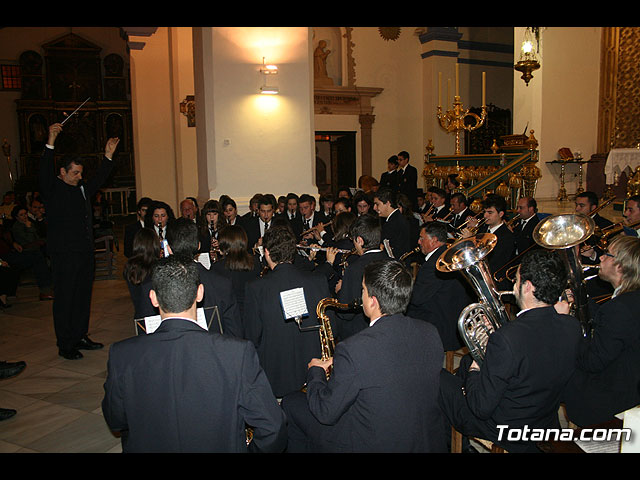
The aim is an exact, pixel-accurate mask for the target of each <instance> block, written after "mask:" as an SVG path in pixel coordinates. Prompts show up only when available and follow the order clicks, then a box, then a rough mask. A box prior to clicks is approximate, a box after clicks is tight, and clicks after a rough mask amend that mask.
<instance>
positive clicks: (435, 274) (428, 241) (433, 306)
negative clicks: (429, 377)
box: [407, 222, 472, 351]
mask: <svg viewBox="0 0 640 480" xmlns="http://www.w3.org/2000/svg"><path fill="white" fill-rule="evenodd" d="M418 245H419V246H420V251H421V253H422V255H423V256H424V263H423V264H422V265H421V266H420V269H419V270H418V274H417V275H416V280H415V282H414V285H413V292H412V294H411V301H410V302H409V306H408V307H407V316H409V317H411V318H419V319H421V320H425V321H427V322H430V323H432V324H433V325H435V327H436V328H437V329H438V333H439V334H440V338H441V340H442V346H443V347H444V350H445V351H448V350H458V349H459V348H460V347H462V346H463V344H462V342H461V340H460V336H459V335H458V317H459V316H460V312H462V310H463V309H464V308H465V307H466V306H467V305H469V304H470V303H471V302H472V297H471V295H469V292H468V289H467V282H466V281H465V279H464V278H463V277H462V275H461V273H460V272H447V273H443V272H440V271H439V270H438V269H437V268H436V262H437V261H438V258H439V257H440V255H441V254H442V253H443V252H444V251H445V250H446V249H447V226H446V225H445V224H443V223H440V222H429V223H425V224H424V225H423V226H422V228H421V229H420V239H419V240H418Z"/></svg>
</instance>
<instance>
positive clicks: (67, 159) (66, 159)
mask: <svg viewBox="0 0 640 480" xmlns="http://www.w3.org/2000/svg"><path fill="white" fill-rule="evenodd" d="M73 163H74V164H76V165H79V166H81V167H84V161H83V160H82V158H80V157H79V156H78V155H75V154H70V153H69V154H67V155H64V156H63V157H62V158H61V159H60V168H64V170H65V172H68V171H69V170H71V164H73Z"/></svg>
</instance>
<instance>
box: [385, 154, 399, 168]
mask: <svg viewBox="0 0 640 480" xmlns="http://www.w3.org/2000/svg"><path fill="white" fill-rule="evenodd" d="M387 163H390V164H391V165H395V166H396V167H397V166H398V156H397V155H391V156H390V157H389V158H388V159H387Z"/></svg>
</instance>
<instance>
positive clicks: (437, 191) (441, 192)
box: [429, 187, 447, 198]
mask: <svg viewBox="0 0 640 480" xmlns="http://www.w3.org/2000/svg"><path fill="white" fill-rule="evenodd" d="M429 191H430V192H431V193H434V194H436V195H438V196H439V197H440V198H447V192H446V191H445V189H444V188H440V187H433V188H429Z"/></svg>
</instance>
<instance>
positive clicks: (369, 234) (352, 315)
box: [327, 215, 389, 340]
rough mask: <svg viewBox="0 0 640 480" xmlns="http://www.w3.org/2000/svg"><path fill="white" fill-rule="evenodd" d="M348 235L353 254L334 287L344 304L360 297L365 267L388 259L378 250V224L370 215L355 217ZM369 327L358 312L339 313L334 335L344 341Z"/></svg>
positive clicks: (367, 322) (379, 239)
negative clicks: (336, 285)
mask: <svg viewBox="0 0 640 480" xmlns="http://www.w3.org/2000/svg"><path fill="white" fill-rule="evenodd" d="M349 236H350V237H351V240H352V242H353V247H354V248H355V251H356V253H355V254H354V255H352V256H351V257H350V258H349V259H348V260H349V263H348V264H347V266H346V268H345V270H344V274H343V275H342V280H341V281H340V282H339V283H338V287H337V288H336V289H337V292H336V293H337V298H338V301H339V302H340V303H346V304H349V303H351V302H353V300H355V299H356V298H360V297H361V296H362V275H363V274H364V269H365V267H366V266H367V265H368V264H370V263H371V262H375V261H379V260H385V259H386V260H388V259H389V256H388V255H387V253H386V252H385V251H384V250H381V249H380V242H381V228H380V222H379V221H378V219H377V218H376V217H374V216H373V215H363V216H362V217H358V218H357V219H356V220H355V221H354V222H353V223H352V224H351V228H350V230H349ZM327 256H329V255H327ZM368 325H369V319H368V318H366V316H365V315H364V313H363V312H362V311H361V310H360V309H358V310H355V311H338V312H336V331H335V332H334V335H335V336H336V338H338V340H344V339H345V338H348V337H350V336H351V335H353V334H354V333H357V332H359V331H360V330H362V329H364V328H366V327H367V326H368Z"/></svg>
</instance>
